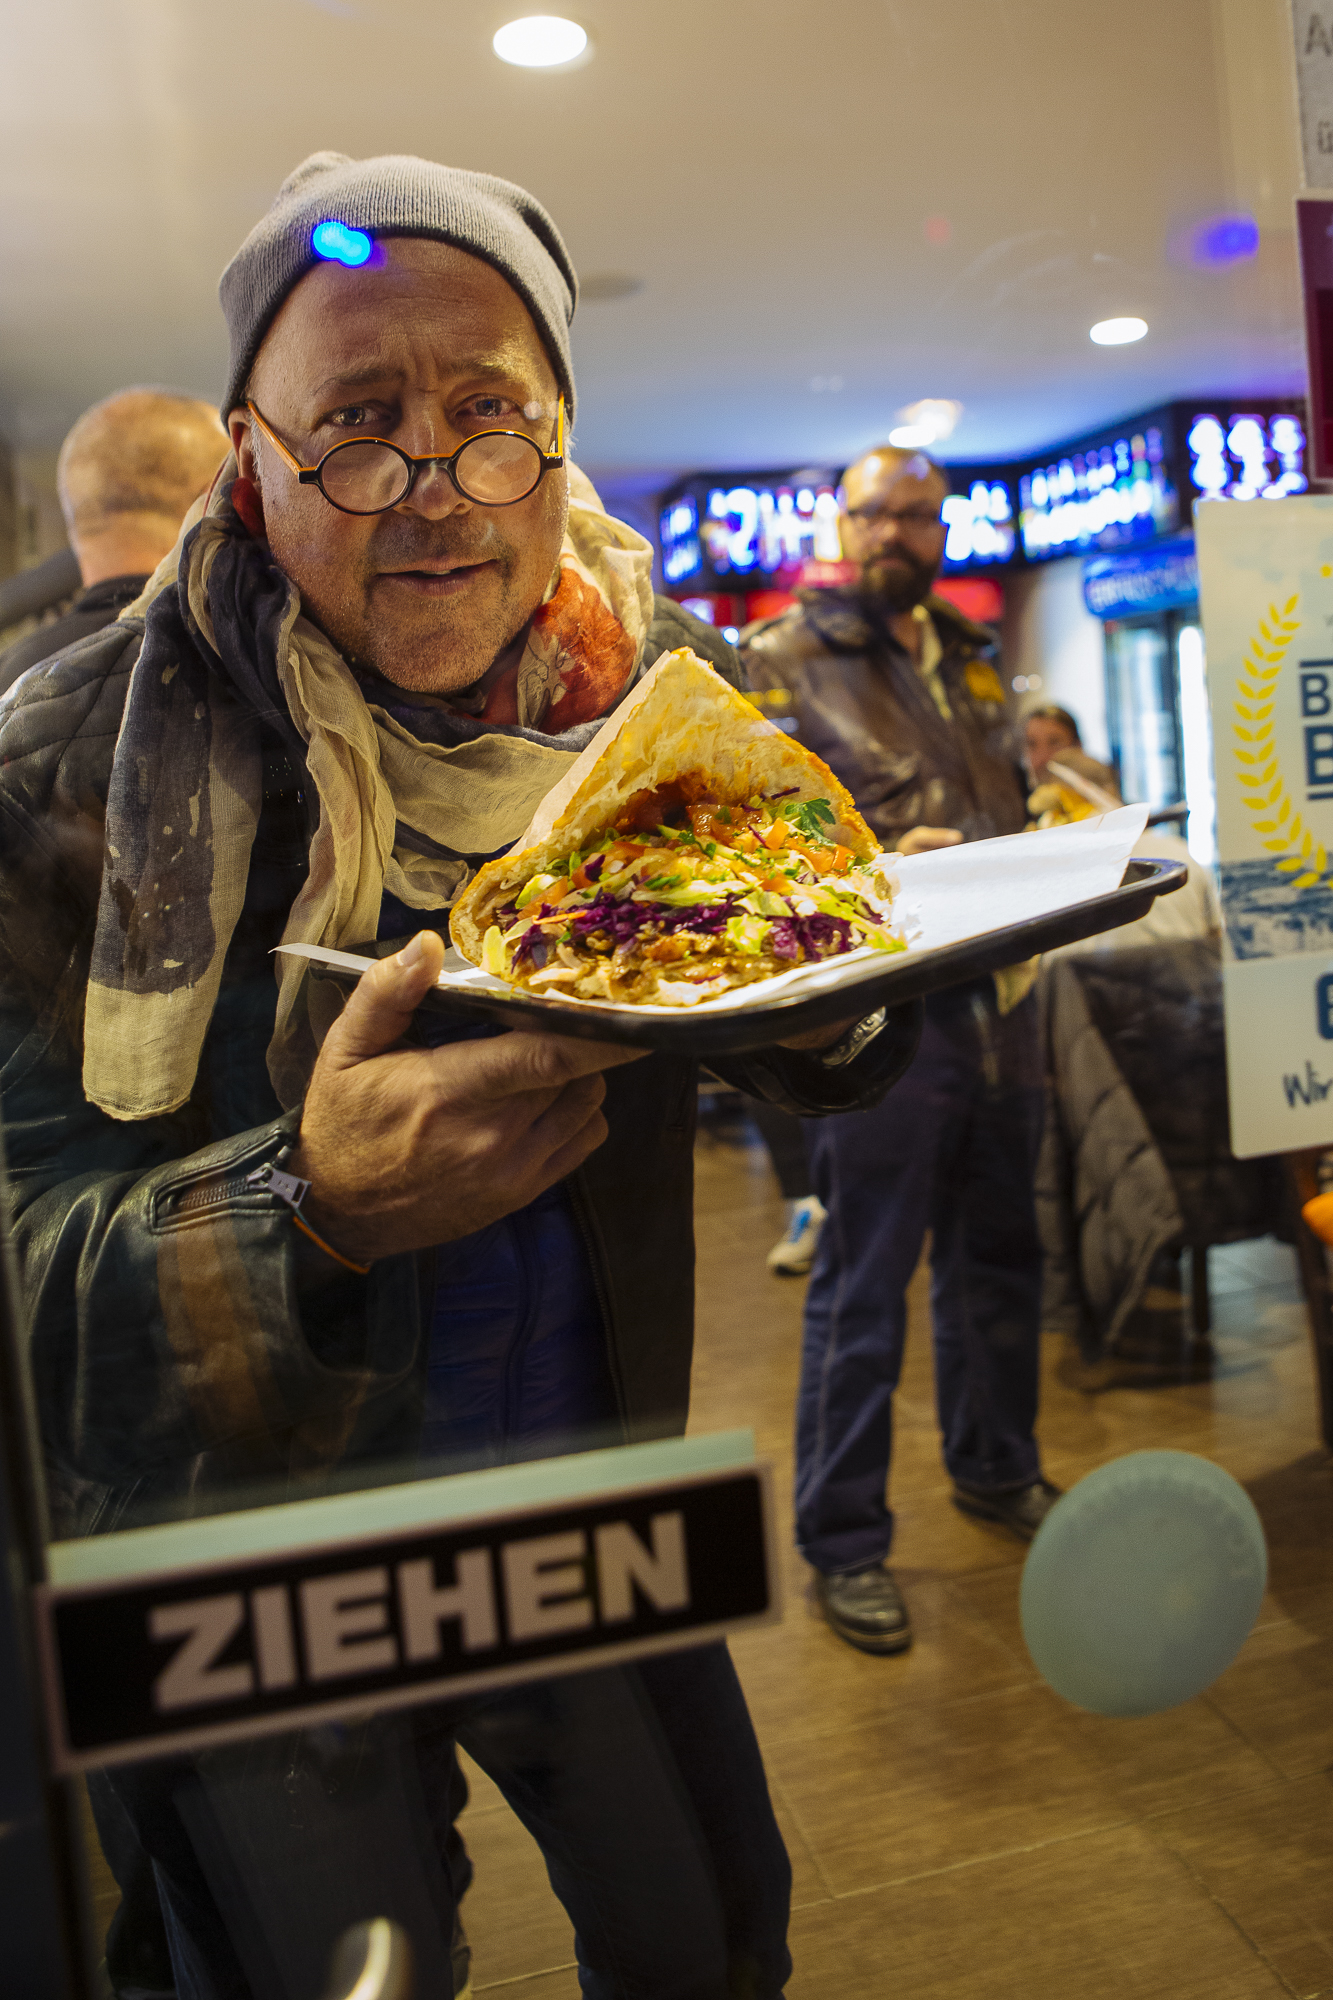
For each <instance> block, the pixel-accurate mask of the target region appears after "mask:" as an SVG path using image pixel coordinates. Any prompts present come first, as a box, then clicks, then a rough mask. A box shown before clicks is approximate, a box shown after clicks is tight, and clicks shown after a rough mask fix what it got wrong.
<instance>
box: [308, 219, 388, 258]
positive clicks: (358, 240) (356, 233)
mask: <svg viewBox="0 0 1333 2000" xmlns="http://www.w3.org/2000/svg"><path fill="white" fill-rule="evenodd" d="M310 247H311V249H312V250H313V251H314V253H315V255H316V256H317V257H323V258H324V259H325V260H326V261H327V262H328V263H330V264H347V265H350V266H351V267H352V268H353V269H355V267H356V266H357V265H358V264H364V263H366V262H367V261H368V260H369V257H370V253H371V251H372V250H373V249H374V247H375V246H374V244H373V243H372V242H371V240H370V238H369V237H368V236H367V234H366V232H365V230H364V229H349V228H348V227H347V224H346V223H345V222H331V221H330V222H317V223H316V224H315V227H314V229H313V230H312V231H311V234H310Z"/></svg>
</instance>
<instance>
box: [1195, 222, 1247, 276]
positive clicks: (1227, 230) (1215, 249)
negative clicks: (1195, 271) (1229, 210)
mask: <svg viewBox="0 0 1333 2000" xmlns="http://www.w3.org/2000/svg"><path fill="white" fill-rule="evenodd" d="M1190 252H1191V256H1192V258H1193V261H1194V262H1195V263H1196V264H1212V265H1215V266H1218V265H1225V264H1240V263H1243V262H1244V261H1245V259H1246V258H1247V257H1257V256H1258V254H1259V225H1258V223H1257V222H1256V221H1255V219H1254V217H1253V216H1252V215H1214V216H1212V217H1210V219H1209V220H1208V221H1207V222H1202V223H1200V225H1199V227H1198V228H1197V229H1196V230H1195V232H1194V238H1193V241H1192V243H1191V245H1190Z"/></svg>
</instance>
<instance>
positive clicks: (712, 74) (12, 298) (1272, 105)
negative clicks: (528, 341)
mask: <svg viewBox="0 0 1333 2000" xmlns="http://www.w3.org/2000/svg"><path fill="white" fill-rule="evenodd" d="M527 4H528V5H533V4H541V0H527ZM547 4H548V5H549V4H552V0H547ZM559 4H561V5H562V6H563V8H564V11H566V12H569V13H571V14H573V15H574V16H575V17H576V18H577V19H579V20H580V21H582V22H583V24H584V25H585V26H586V27H587V28H588V30H589V32H590V34H591V36H592V38H593V52H592V55H591V57H590V58H589V59H587V60H585V61H584V62H583V63H582V64H581V65H580V66H576V67H574V68H572V69H570V70H567V71H564V72H550V73H540V72H531V71H522V70H516V69H513V68H509V67H507V66H505V65H504V64H502V63H500V62H498V61H497V60H496V58H495V57H494V56H493V54H492V53H491V49H490V37H491V34H492V33H493V31H494V29H495V28H496V27H497V26H499V25H500V24H501V23H502V22H503V21H505V20H506V19H508V18H510V17H511V16H512V15H514V14H516V13H519V12H521V11H523V6H522V0H517V4H511V5H508V6H506V5H504V4H503V0H501V4H499V5H493V4H487V0H3V8H4V15H3V38H4V44H3V45H4V55H3V60H2V61H0V93H3V96H2V98H0V102H3V114H2V115H0V175H2V177H3V185H4V187H5V189H6V198H5V201H4V203H3V206H2V208H0V429H3V430H4V431H5V432H7V434H8V435H9V436H10V438H11V440H12V441H14V442H16V443H18V444H20V445H23V446H32V447H36V446H43V445H49V444H50V443H53V442H55V441H58V439H59V437H60V436H61V435H62V434H63V431H64V429H65V428H66V427H67V425H68V423H69V422H70V421H71V419H72V418H73V417H74V416H75V415H76V414H77V413H78V411H79V410H80V409H82V408H83V407H85V406H86V405H87V404H88V403H89V402H91V401H93V400H94V399H95V398H96V397H98V396H101V395H104V394H106V393H108V392H109V391H110V390H112V389H114V388H117V387H119V386H121V385H122V384H124V383H127V382H133V381H161V382H170V383H174V384H178V385H180V386H182V387H187V388H194V389H197V390H199V391H201V392H204V393H208V392H215V391H216V390H217V388H218V386H219V384H220V381H221V377H222V372H223V360H224V345H223V339H222V322H221V317H220V314H219V312H218V308H217V302H216V284H217V278H218V274H219V272H220V270H221V269H222V266H223V264H224V263H225V262H226V260H227V258H228V257H229V256H230V254H231V252H232V251H233V250H234V248H235V247H236V245H237V243H238V242H239V241H240V239H241V237H242V236H243V235H244V234H245V232H246V231H247V229H248V228H249V227H250V226H251V224H252V223H253V222H254V221H255V219H256V218H257V217H258V215H259V214H260V213H261V211H262V210H263V209H264V208H265V207H266V206H267V204H268V202H269V201H270V199H271V197H272V195H273V192H274V190H275V189H276V187H277V185H278V183H279V181H280V180H281V179H282V178H283V176H284V175H285V174H286V173H287V172H288V171H289V170H290V169H291V167H292V166H293V165H295V163H296V162H297V161H298V160H300V159H301V158H302V157H303V156H304V155H305V154H306V153H308V152H310V151H313V150H314V149H315V148H317V147H335V148H339V149H341V150H343V151H345V152H349V153H352V154H357V155H364V154H369V153H376V152H389V151H393V152H415V153H422V154H426V155H429V156H433V157H434V158H437V159H445V160H448V161H451V162H453V163H456V164H460V165H466V166H470V167H476V168H481V169H485V170H487V171H490V172H493V173H498V174H503V175H505V176H507V177H508V178H510V179H512V180H516V181H519V182H521V183H523V184H524V185H525V186H527V187H529V188H531V189H532V190H533V192H534V193H536V194H537V195H538V196H539V197H540V198H541V200H543V201H544V202H545V203H546V204H547V206H548V207H549V208H550V210H551V211H552V213H553V214H554V216H555V218H556V220H557V222H558V223H559V225H560V227H561V228H562V230H563V231H564V233H565V235H566V238H567V240H568V242H569V245H570V248H571V251H572V253H573V256H574V259H575V262H576V263H577V265H578V266H579V268H580V270H581V271H583V272H584V273H589V274H592V273H601V274H607V273H629V274H632V275H633V276H635V277H638V278H641V279H642V280H643V285H642V289H641V290H639V291H638V292H637V293H635V294H634V295H633V296H631V297H627V298H620V299H618V300H614V301H608V302H601V303H588V304H586V305H585V306H584V307H583V309H582V310H581V311H580V313H579V316H578V318H577V320H576V322H575V329H574V340H575V361H576V366H577V369H578V374H579V382H580V395H581V403H580V416H579V431H578V439H577V448H578V454H579V456H580V458H581V459H582V461H583V462H584V464H585V465H588V466H590V467H592V468H594V469H597V470H599V471H601V472H603V473H608V472H611V471H612V470H616V471H618V472H619V474H620V475H621V480H620V482H618V483H623V484H624V485H625V486H627V487H628V486H629V485H631V484H633V483H635V482H636V481H637V483H639V484H640V485H641V486H643V487H644V488H647V487H649V486H653V485H660V484H662V483H664V482H665V479H666V477H668V476H669V475H670V474H671V473H673V472H675V471H678V470H681V469H683V468H687V467H702V466H709V467H722V466H728V465H730V466H737V467H742V466H750V467H756V466H763V465H781V464H784V463H786V464H790V463H793V462H797V461H810V462H818V461H820V460H839V459H842V458H844V457H845V456H847V455H850V453H851V452H852V451H853V450H855V449H856V448H858V447H859V446H861V445H863V444H865V443H866V442H868V441H872V440H874V439H875V438H876V437H878V436H880V435H882V434H883V432H884V431H885V429H886V428H887V427H888V425H889V424H890V422H891V420H892V417H893V414H894V412H895V411H896V410H897V409H898V408H899V407H900V406H901V405H903V404H905V403H908V402H910V401H912V400H914V399H915V398H917V397H921V396H947V397H956V398H958V399H959V400H960V401H961V402H962V403H963V404H964V405H965V415H964V417H963V420H962V423H961V425H960V427H959V429H958V431H957V432H956V434H955V436H954V439H953V440H952V442H951V444H950V446H949V455H950V456H953V457H957V458H969V457H988V456H993V455H994V456H999V455H1005V454H1013V453H1018V452H1021V451H1024V450H1027V449H1030V448H1036V447H1039V446H1041V445H1043V444H1046V443H1051V442H1055V441H1056V440H1058V439H1059V438H1060V437H1062V436H1066V435H1069V434H1070V433H1072V432H1075V431H1077V430H1079V429H1082V428H1085V427H1089V426H1091V425H1092V424H1094V423H1097V422H1101V421H1103V420H1109V419H1111V418H1113V417H1115V416H1117V415H1120V414H1123V413H1126V412H1128V411H1131V410H1134V409H1136V408H1140V407H1143V406H1144V405H1146V404H1149V403H1152V402H1154V401H1158V400H1160V399H1163V398H1166V397H1168V396H1173V395H1178V394H1189V393H1194V392H1196V391H1200V392H1204V391H1207V392H1213V391H1221V390H1227V391H1239V390H1247V391H1252V390H1260V389H1268V390H1272V391H1282V392H1290V391H1292V390H1293V389H1299V388H1300V387H1301V386H1302V382H1303V357H1302V350H1301V341H1300V332H1299V319H1298V297H1297V290H1296V278H1295V256H1294V248H1293V236H1292V229H1291V208H1290V202H1291V197H1292V195H1293V193H1294V191H1295V186H1296V180H1295V176H1296V173H1297V164H1296V162H1297V154H1296V145H1295V136H1294V111H1293V107H1292V101H1291V99H1292V90H1291V84H1290V81H1289V70H1290V56H1289V51H1288V46H1287V40H1286V38H1287V37H1288V36H1289V33H1290V29H1289V26H1288V24H1287V10H1286V8H1285V6H1284V4H1283V0H559ZM1236 205H1243V206H1245V207H1247V208H1248V209H1249V210H1250V211H1251V212H1253V213H1254V214H1256V215H1257V217H1258V219H1259V221H1260V224H1261V227H1262V231H1263V236H1262V247H1261V251H1260V254H1259V256H1258V257H1257V258H1256V259H1255V260H1254V261H1253V262H1251V263H1248V264H1244V265H1241V266H1238V267H1235V268H1233V269H1232V270H1230V271H1224V272H1205V271H1199V270H1195V269H1192V268H1190V267H1189V266H1188V265H1187V264H1183V263H1182V262H1181V261H1180V260H1179V258H1178V257H1177V256H1175V253H1174V252H1173V251H1172V249H1171V245H1172V243H1173V241H1174V240H1175V239H1176V238H1178V237H1179V235H1180V233H1181V231H1182V230H1184V229H1186V228H1187V227H1188V225H1189V224H1190V222H1191V221H1193V220H1196V219H1197V218H1198V217H1199V216H1201V215H1205V214H1207V213H1209V212H1214V211H1218V210H1224V209H1227V208H1229V207H1234V206H1236ZM939 217H943V218H945V219H946V221H947V234H948V240H947V242H932V241H930V240H928V235H929V233H931V232H929V231H928V229H927V222H928V219H929V218H939ZM932 231H933V233H934V234H936V235H940V234H943V233H945V232H944V231H943V230H942V229H941V228H940V227H939V226H938V224H935V225H932ZM1109 313H1140V314H1142V316H1143V317H1144V318H1145V319H1147V320H1148V321H1149V322H1150V326H1151V332H1150V334H1149V336H1148V338H1147V339H1146V340H1145V341H1143V342H1141V343H1139V344H1138V345H1137V346H1135V347H1129V348H1118V349H1117V348H1111V349H1099V348H1095V347H1093V346H1092V345H1091V344H1090V343H1089V341H1088V338H1087V329H1088V326H1089V325H1090V323H1091V322H1092V321H1093V320H1094V319H1098V318H1101V317H1103V316H1105V315H1107V314H1109ZM830 378H832V380H833V381H834V382H835V383H839V384H840V385H841V386H840V387H835V388H830V387H829V386H828V385H829V382H830ZM815 385H818V386H815Z"/></svg>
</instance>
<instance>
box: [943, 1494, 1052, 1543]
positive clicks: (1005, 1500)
mask: <svg viewBox="0 0 1333 2000" xmlns="http://www.w3.org/2000/svg"><path fill="white" fill-rule="evenodd" d="M1060 1493H1061V1489H1060V1487H1058V1486H1052V1484H1051V1482H1050V1480H1049V1479H1036V1480H1034V1481H1033V1483H1032V1485H1031V1486H1011V1487H1008V1488H1007V1489H1006V1490H1005V1491H1004V1492H1001V1493H994V1492H992V1493H973V1492H970V1491H969V1490H968V1488H967V1487H966V1486H955V1487H954V1489H953V1504H954V1506H955V1507H958V1508H961V1509H962V1511H963V1513H964V1514H972V1515H974V1516H975V1517H976V1519H977V1520H978V1521H998V1522H999V1524H1000V1526H1001V1527H1002V1528H1008V1529H1009V1531H1010V1533H1011V1534H1014V1535H1017V1536H1018V1539H1019V1541H1020V1542H1030V1541H1031V1540H1032V1537H1033V1536H1034V1535H1035V1534H1036V1532H1037V1530H1038V1528H1039V1527H1040V1526H1041V1524H1042V1522H1043V1521H1044V1520H1045V1519H1046V1516H1047V1515H1048V1514H1049V1513H1050V1511H1051V1509H1052V1507H1054V1505H1055V1503H1056V1501H1057V1500H1058V1499H1059V1498H1060Z"/></svg>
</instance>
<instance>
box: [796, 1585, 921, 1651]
mask: <svg viewBox="0 0 1333 2000" xmlns="http://www.w3.org/2000/svg"><path fill="white" fill-rule="evenodd" d="M815 1595H816V1596H817V1597H818V1599H819V1603H820V1607H821V1609H822V1611H823V1613H824V1616H825V1618H827V1620H828V1622H829V1624H830V1625H831V1626H832V1627H833V1630H834V1631H835V1632H836V1633H837V1635H838V1637H839V1638H840V1639H845V1640H846V1641H847V1644H848V1645H849V1646H857V1647H859V1648H860V1650H861V1652H863V1653H905V1652H906V1651H907V1648H908V1647H909V1646H910V1645H911V1643H912V1621H911V1619H910V1618H909V1617H908V1615H907V1606H906V1605H905V1604H904V1603H903V1600H902V1595H901V1593H900V1592H899V1589H898V1586H897V1584H896V1583H895V1582H894V1580H893V1578H892V1577H891V1576H890V1574H889V1572H888V1570H886V1569H885V1567H884V1565H883V1563H871V1564H870V1565H869V1566H868V1567H867V1568H866V1569H852V1570H845V1571H844V1572H843V1574H842V1575H841V1576H819V1575H816V1577H815Z"/></svg>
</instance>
